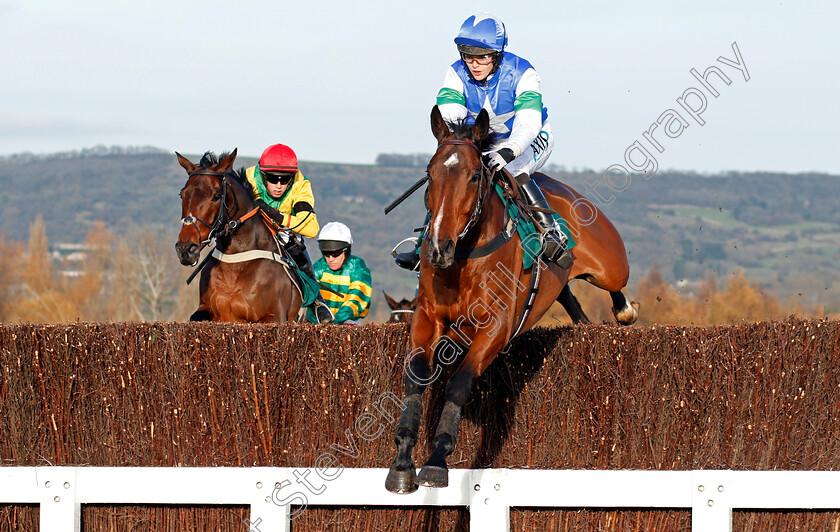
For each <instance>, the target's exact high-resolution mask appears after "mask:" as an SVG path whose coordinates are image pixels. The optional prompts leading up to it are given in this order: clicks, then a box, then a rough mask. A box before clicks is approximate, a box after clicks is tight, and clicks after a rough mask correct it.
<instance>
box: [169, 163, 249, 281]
mask: <svg viewBox="0 0 840 532" xmlns="http://www.w3.org/2000/svg"><path fill="white" fill-rule="evenodd" d="M175 155H177V156H178V162H179V163H180V164H181V166H182V167H183V168H184V170H186V171H187V174H189V178H188V179H187V184H186V185H184V188H182V189H181V193H180V196H181V223H182V225H183V227H182V228H181V232H180V233H179V234H178V242H177V243H176V244H175V252H176V253H177V254H178V260H180V261H181V264H183V265H185V266H192V265H195V264H196V263H197V262H198V257H199V254H200V253H201V248H202V247H204V246H205V245H206V244H207V243H208V242H210V240H211V239H212V238H213V237H214V236H216V233H217V232H218V231H220V230H223V226H224V224H225V223H226V222H227V220H226V218H228V216H229V214H230V211H231V210H232V208H234V207H232V206H229V205H228V203H229V201H228V185H229V183H228V181H227V179H226V178H225V174H226V173H228V172H230V170H231V168H232V167H233V161H234V159H236V150H235V149H234V150H233V152H232V153H230V154H224V153H223V154H222V157H221V158H220V159H216V156H215V155H214V154H213V153H212V152H207V153H205V154H204V157H202V158H201V161H200V162H199V164H198V165H195V164H193V163H191V162H190V161H189V160H188V159H186V158H185V157H184V156H182V155H181V154H180V153H178V152H175ZM233 201H235V200H232V202H233Z"/></svg>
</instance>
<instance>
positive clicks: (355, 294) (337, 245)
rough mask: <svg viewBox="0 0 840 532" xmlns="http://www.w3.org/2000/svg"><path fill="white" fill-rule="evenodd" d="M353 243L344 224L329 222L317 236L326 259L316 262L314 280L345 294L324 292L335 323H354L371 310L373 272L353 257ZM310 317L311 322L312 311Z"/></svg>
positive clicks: (308, 315)
mask: <svg viewBox="0 0 840 532" xmlns="http://www.w3.org/2000/svg"><path fill="white" fill-rule="evenodd" d="M352 244H353V235H351V234H350V229H349V228H348V227H347V226H346V225H344V224H343V223H341V222H330V223H328V224H327V225H325V226H324V228H323V229H321V234H320V235H318V248H319V249H320V250H321V253H322V254H323V257H322V258H320V259H318V260H317V261H316V262H315V275H316V277H315V279H316V280H317V281H319V282H320V283H321V284H323V285H325V286H328V287H330V288H332V289H333V290H335V291H336V292H340V293H341V294H342V295H341V296H338V295H336V294H333V293H332V292H330V291H328V290H323V289H322V290H321V295H322V296H323V297H324V298H325V299H326V300H327V304H328V305H329V306H330V309H331V310H332V312H333V314H334V315H335V321H334V323H336V324H341V323H352V322H355V321H356V320H358V319H361V318H364V317H365V316H367V313H368V310H369V309H370V298H371V295H372V293H373V290H372V288H371V284H370V270H369V269H368V267H367V265H366V264H365V261H363V260H362V259H360V258H359V257H357V256H355V255H351V254H350V248H351V246H352ZM307 318H308V319H310V321H311V320H312V316H311V315H310V313H309V312H307Z"/></svg>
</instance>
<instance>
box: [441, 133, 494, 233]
mask: <svg viewBox="0 0 840 532" xmlns="http://www.w3.org/2000/svg"><path fill="white" fill-rule="evenodd" d="M441 146H469V147H470V148H472V149H474V150H475V151H476V152H478V160H479V161H480V164H481V166H480V167H479V169H478V170H477V171H476V172H475V174H473V176H475V175H476V174H478V194H477V195H476V198H475V205H474V206H473V211H472V214H471V215H470V219H469V220H467V224H466V225H465V226H464V229H463V230H462V231H461V232H460V233H459V234H458V240H461V239H462V238H464V237H465V236H466V235H467V233H468V232H469V231H470V229H472V227H473V226H474V225H475V223H476V222H477V221H478V217H479V216H481V206H482V205H483V204H484V195H485V192H486V189H485V187H484V182H485V181H487V176H488V172H487V167H486V166H484V162H483V161H482V160H481V150H480V149H479V147H478V146H477V145H476V143H475V142H473V141H471V140H459V139H452V140H445V141H443V142H441V143H440V144H438V148H437V149H438V150H439V149H440V148H441ZM488 188H489V186H488Z"/></svg>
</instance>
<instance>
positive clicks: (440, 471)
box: [417, 365, 478, 488]
mask: <svg viewBox="0 0 840 532" xmlns="http://www.w3.org/2000/svg"><path fill="white" fill-rule="evenodd" d="M477 376H478V375H477V374H476V373H475V370H474V368H472V367H469V366H464V365H462V366H461V367H460V368H458V371H457V372H455V374H454V375H453V376H452V378H451V379H449V382H448V383H447V384H446V402H445V403H444V405H443V411H442V412H441V414H440V421H439V422H438V426H437V432H436V433H435V437H434V439H433V440H432V446H433V449H432V454H431V456H429V459H428V460H427V461H426V463H425V464H424V465H423V469H421V470H420V474H419V475H418V477H417V483H418V484H420V485H421V486H429V487H433V488H445V487H446V486H448V485H449V469H448V467H447V465H446V458H447V457H448V456H449V455H450V454H451V453H452V450H453V449H454V448H455V444H456V443H457V442H458V427H459V425H460V423H461V409H462V408H463V406H464V405H465V404H466V402H467V399H468V398H469V396H470V391H471V390H472V387H473V383H474V382H475V378H476V377H477Z"/></svg>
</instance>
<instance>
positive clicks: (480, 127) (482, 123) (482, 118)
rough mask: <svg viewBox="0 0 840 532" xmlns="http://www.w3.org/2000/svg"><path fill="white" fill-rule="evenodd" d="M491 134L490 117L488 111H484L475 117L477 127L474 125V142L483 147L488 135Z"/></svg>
mask: <svg viewBox="0 0 840 532" xmlns="http://www.w3.org/2000/svg"><path fill="white" fill-rule="evenodd" d="M489 132H490V115H489V114H487V109H482V110H481V112H480V113H478V116H477V117H475V125H473V131H472V138H473V142H475V143H476V144H478V145H481V143H482V142H484V139H485V138H487V134H488V133H489Z"/></svg>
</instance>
